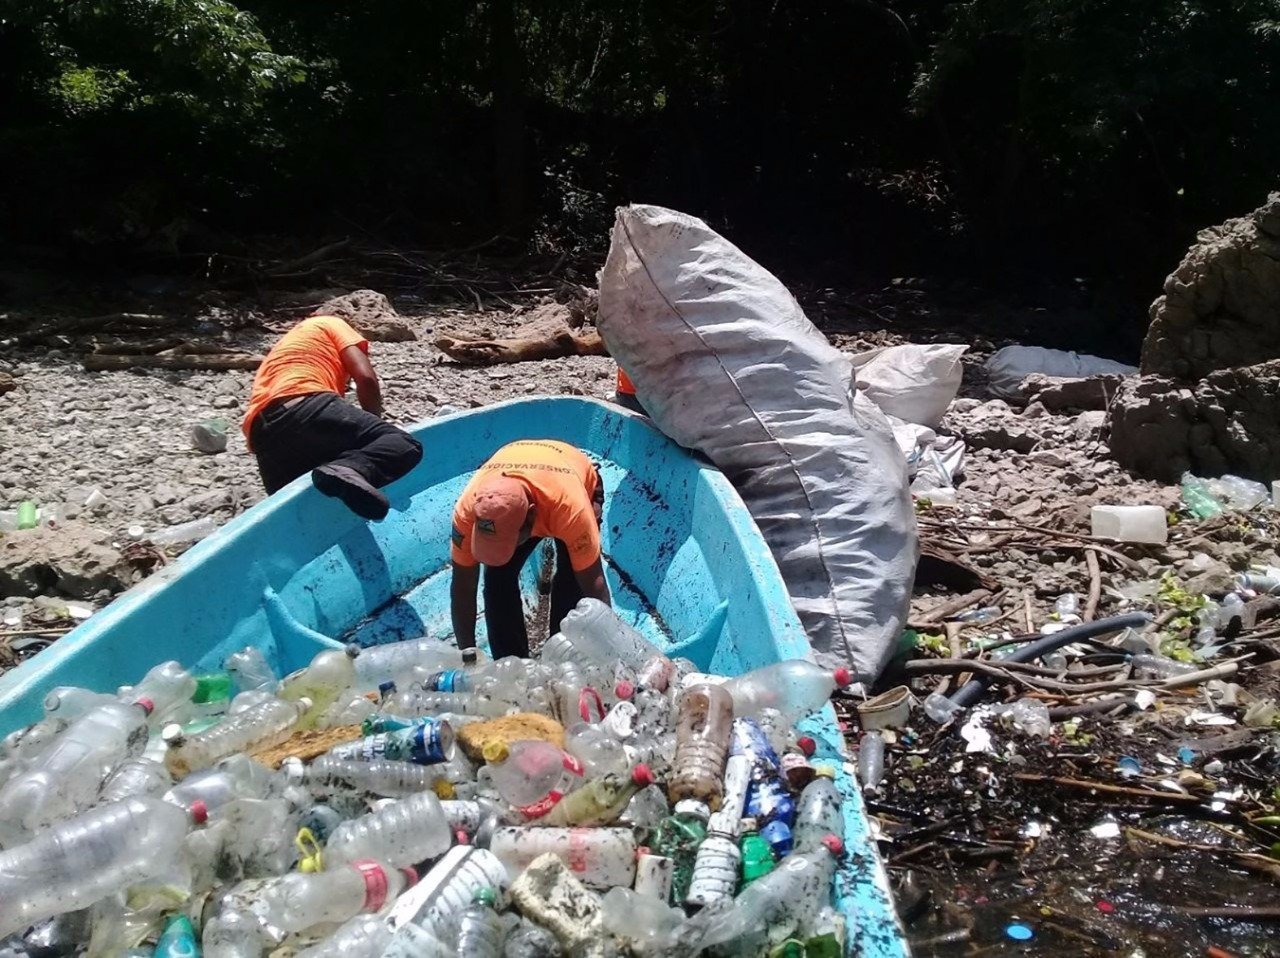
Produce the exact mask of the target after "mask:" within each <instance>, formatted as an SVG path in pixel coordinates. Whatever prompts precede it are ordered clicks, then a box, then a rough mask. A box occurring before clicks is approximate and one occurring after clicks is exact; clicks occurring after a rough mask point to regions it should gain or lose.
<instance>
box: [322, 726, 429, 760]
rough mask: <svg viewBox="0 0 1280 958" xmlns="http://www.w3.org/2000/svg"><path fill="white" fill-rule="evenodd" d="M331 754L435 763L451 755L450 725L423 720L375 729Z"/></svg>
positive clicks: (368, 758)
mask: <svg viewBox="0 0 1280 958" xmlns="http://www.w3.org/2000/svg"><path fill="white" fill-rule="evenodd" d="M329 754H330V755H332V756H333V757H334V758H340V759H346V760H348V761H353V762H371V761H374V760H376V759H390V760H392V761H397V762H415V763H417V764H418V765H437V764H439V763H440V762H447V761H448V760H449V759H450V758H451V757H452V756H453V728H452V727H451V726H450V725H449V723H448V722H442V721H439V720H436V721H432V722H423V723H420V724H416V725H414V726H413V727H412V728H403V729H399V730H397V731H395V732H379V733H378V734H376V735H369V736H366V737H365V738H362V739H360V740H359V741H355V742H349V743H347V744H345V745H338V746H336V747H334V748H332V749H330V750H329Z"/></svg>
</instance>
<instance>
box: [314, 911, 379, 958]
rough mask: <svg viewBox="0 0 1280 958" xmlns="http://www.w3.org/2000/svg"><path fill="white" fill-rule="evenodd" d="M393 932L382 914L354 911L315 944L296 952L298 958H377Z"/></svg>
mask: <svg viewBox="0 0 1280 958" xmlns="http://www.w3.org/2000/svg"><path fill="white" fill-rule="evenodd" d="M393 934H394V932H393V931H392V930H391V925H390V924H389V923H388V922H387V920H386V919H385V918H382V917H379V916H377V915H357V916H356V917H355V918H350V919H348V920H347V921H345V922H343V923H342V925H341V927H339V928H338V930H337V931H335V932H334V933H333V934H332V935H330V936H329V937H327V938H325V939H323V940H321V941H320V942H319V943H318V944H315V945H312V946H311V947H310V948H306V949H304V950H302V951H300V952H298V958H380V956H381V955H382V953H383V952H384V951H385V950H386V948H387V945H389V944H390V943H391V938H392V935H393Z"/></svg>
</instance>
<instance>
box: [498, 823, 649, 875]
mask: <svg viewBox="0 0 1280 958" xmlns="http://www.w3.org/2000/svg"><path fill="white" fill-rule="evenodd" d="M489 851H491V852H493V854H494V855H496V856H497V858H498V860H499V861H501V862H502V864H503V865H505V866H506V869H507V874H508V875H509V876H510V877H511V878H512V880H514V879H515V878H516V877H517V876H518V875H519V874H520V873H521V872H522V871H524V870H525V868H527V867H528V866H529V863H530V862H532V861H533V860H534V859H535V858H537V857H538V856H540V855H545V854H547V853H551V854H554V855H556V856H557V857H558V858H559V859H560V860H561V861H563V862H564V863H565V865H566V866H568V868H569V870H570V871H571V872H572V873H573V875H574V877H575V878H577V879H578V880H579V881H581V882H582V883H583V884H585V885H588V886H590V887H592V888H612V887H613V886H614V885H625V886H626V887H628V888H630V887H631V883H632V882H633V881H634V880H635V877H636V840H635V835H634V834H633V833H632V831H631V829H629V828H535V827H531V826H515V827H503V828H495V829H494V830H493V835H492V836H491V837H490V839H489Z"/></svg>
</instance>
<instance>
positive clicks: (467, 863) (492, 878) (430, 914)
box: [386, 845, 507, 955]
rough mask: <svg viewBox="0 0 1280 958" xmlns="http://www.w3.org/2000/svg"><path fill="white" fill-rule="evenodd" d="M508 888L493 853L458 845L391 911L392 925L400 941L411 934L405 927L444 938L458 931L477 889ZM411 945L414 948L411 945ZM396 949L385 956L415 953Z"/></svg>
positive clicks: (502, 869)
mask: <svg viewBox="0 0 1280 958" xmlns="http://www.w3.org/2000/svg"><path fill="white" fill-rule="evenodd" d="M506 885H507V871H506V869H505V868H504V867H503V864H502V862H500V861H499V860H498V859H497V857H496V856H494V854H493V853H492V852H490V851H488V850H487V849H484V848H475V847H472V846H470V845H455V846H454V847H453V848H451V849H449V851H448V852H447V853H446V854H445V856H444V857H443V858H441V859H440V860H439V861H438V862H436V863H435V864H434V865H432V866H431V870H430V871H429V872H427V874H426V875H424V876H423V877H422V881H420V882H419V883H418V885H417V886H416V887H414V888H412V889H410V891H409V892H408V893H407V894H405V895H403V896H401V898H400V900H399V901H398V902H396V904H395V906H394V907H393V908H392V910H391V915H390V917H391V922H392V924H393V925H394V926H396V927H397V928H398V929H399V932H398V933H397V939H399V938H401V933H404V932H408V931H409V928H408V927H406V926H412V927H413V928H414V929H416V930H418V931H420V932H421V933H422V934H423V935H425V936H426V937H428V938H440V937H443V936H444V935H446V933H447V932H448V930H449V929H452V928H454V927H456V924H457V918H458V915H460V914H461V913H462V911H463V910H464V909H465V908H466V907H467V906H468V905H469V904H470V903H471V901H472V899H473V897H474V896H475V893H476V890H477V889H480V888H498V889H502V888H505V887H506ZM411 934H412V933H411ZM401 944H405V942H401ZM408 944H410V945H412V941H410V942H408ZM395 947H396V946H395V945H394V944H393V945H392V946H390V947H389V949H388V951H387V952H386V954H387V955H394V954H398V953H401V952H408V953H413V949H412V947H410V948H407V949H406V948H400V949H396V950H392V949H395Z"/></svg>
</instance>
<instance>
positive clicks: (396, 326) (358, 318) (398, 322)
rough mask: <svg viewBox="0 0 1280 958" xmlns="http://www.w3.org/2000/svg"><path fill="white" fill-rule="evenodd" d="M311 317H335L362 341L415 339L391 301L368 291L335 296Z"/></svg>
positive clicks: (379, 294) (399, 341)
mask: <svg viewBox="0 0 1280 958" xmlns="http://www.w3.org/2000/svg"><path fill="white" fill-rule="evenodd" d="M311 315H312V316H339V317H341V318H342V319H345V320H346V321H347V322H348V323H350V324H351V325H352V326H353V327H354V328H355V329H356V331H357V332H359V333H360V334H361V335H362V336H364V337H365V339H372V340H376V341H380V342H387V343H403V342H407V341H409V340H411V339H417V338H418V337H417V335H416V334H415V333H414V331H413V330H412V329H410V328H409V324H408V323H406V322H405V321H404V319H402V318H401V316H400V314H399V313H397V312H396V310H395V307H394V306H392V305H391V301H390V300H389V299H387V297H385V296H383V295H382V294H381V293H377V292H374V291H373V290H371V289H357V290H356V291H355V292H351V293H346V294H344V295H342V296H335V297H334V298H333V299H331V300H328V301H327V302H325V303H323V304H321V305H320V306H318V307H317V308H316V309H315V310H314V311H313V312H312V314H311Z"/></svg>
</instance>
